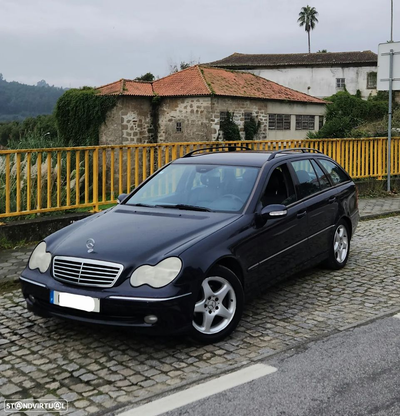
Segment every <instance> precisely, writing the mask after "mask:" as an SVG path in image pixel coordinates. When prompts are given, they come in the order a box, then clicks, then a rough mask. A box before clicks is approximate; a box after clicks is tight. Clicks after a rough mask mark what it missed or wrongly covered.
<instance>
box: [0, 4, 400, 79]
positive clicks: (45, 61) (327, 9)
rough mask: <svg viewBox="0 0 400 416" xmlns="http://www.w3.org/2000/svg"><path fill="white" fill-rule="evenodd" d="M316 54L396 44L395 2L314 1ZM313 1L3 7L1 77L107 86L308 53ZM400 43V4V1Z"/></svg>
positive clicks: (398, 12)
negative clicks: (305, 22)
mask: <svg viewBox="0 0 400 416" xmlns="http://www.w3.org/2000/svg"><path fill="white" fill-rule="evenodd" d="M308 4H309V5H310V6H314V7H315V8H316V9H317V11H318V13H319V16H318V19H319V23H318V24H317V25H316V28H315V29H314V31H312V33H311V49H312V51H313V52H316V51H317V50H319V49H327V50H328V51H329V52H342V51H362V50H372V51H374V52H377V49H378V44H379V43H382V42H386V41H387V40H389V38H390V0H334V1H332V0H310V2H309V3H308ZM306 5H307V1H304V0H274V1H272V0H263V1H261V0H197V1H196V0H140V1H138V0H0V73H3V76H4V78H5V79H6V80H7V81H19V82H23V83H27V84H36V82H38V81H39V80H41V79H45V80H46V81H47V82H48V83H49V84H51V85H56V86H62V87H79V86H83V85H90V86H100V85H103V84H107V83H110V82H113V81H116V80H118V79H120V78H127V79H133V78H135V77H137V76H140V75H142V74H144V73H146V72H152V73H153V74H154V75H156V76H159V77H162V76H165V75H168V73H169V66H170V64H171V63H178V64H179V63H180V62H181V61H191V60H195V61H198V60H200V62H203V63H204V62H210V61H213V60H217V59H221V58H224V57H226V56H228V55H230V54H232V53H234V52H241V53H298V52H307V34H306V32H305V31H304V28H300V27H299V26H298V23H297V18H298V14H299V11H300V9H301V7H303V6H306ZM394 22H395V24H394V27H395V30H394V40H400V39H399V38H400V30H399V29H398V28H399V27H400V0H394Z"/></svg>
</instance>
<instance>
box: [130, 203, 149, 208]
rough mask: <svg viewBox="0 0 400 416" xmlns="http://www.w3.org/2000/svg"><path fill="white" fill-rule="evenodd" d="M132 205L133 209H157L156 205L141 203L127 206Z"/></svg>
mask: <svg viewBox="0 0 400 416" xmlns="http://www.w3.org/2000/svg"><path fill="white" fill-rule="evenodd" d="M126 205H130V206H131V207H146V208H155V207H156V205H149V204H141V203H140V202H139V203H138V204H126Z"/></svg>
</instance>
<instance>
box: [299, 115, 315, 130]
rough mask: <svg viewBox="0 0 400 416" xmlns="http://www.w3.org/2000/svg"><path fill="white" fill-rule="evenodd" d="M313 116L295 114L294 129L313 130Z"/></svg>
mask: <svg viewBox="0 0 400 416" xmlns="http://www.w3.org/2000/svg"><path fill="white" fill-rule="evenodd" d="M314 129H315V116H296V130H314Z"/></svg>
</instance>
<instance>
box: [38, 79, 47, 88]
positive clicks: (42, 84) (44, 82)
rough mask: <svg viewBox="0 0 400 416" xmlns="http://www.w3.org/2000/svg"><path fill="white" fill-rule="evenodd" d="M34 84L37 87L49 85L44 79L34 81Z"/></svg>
mask: <svg viewBox="0 0 400 416" xmlns="http://www.w3.org/2000/svg"><path fill="white" fill-rule="evenodd" d="M36 86H37V87H50V85H49V84H48V83H47V82H46V81H45V80H44V79H42V80H40V81H38V82H37V83H36Z"/></svg>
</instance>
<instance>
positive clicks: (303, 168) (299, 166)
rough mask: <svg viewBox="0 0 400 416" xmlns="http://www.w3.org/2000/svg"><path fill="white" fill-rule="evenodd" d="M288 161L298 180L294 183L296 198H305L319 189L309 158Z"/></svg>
mask: <svg viewBox="0 0 400 416" xmlns="http://www.w3.org/2000/svg"><path fill="white" fill-rule="evenodd" d="M290 163H291V165H292V167H293V170H294V172H295V175H296V177H297V181H298V183H297V184H296V190H297V197H298V199H303V198H306V197H307V196H309V195H312V194H315V193H317V192H319V191H321V185H320V183H319V180H318V176H317V174H316V173H315V170H314V168H313V167H312V164H311V161H310V160H308V159H307V160H296V161H295V162H290Z"/></svg>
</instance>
